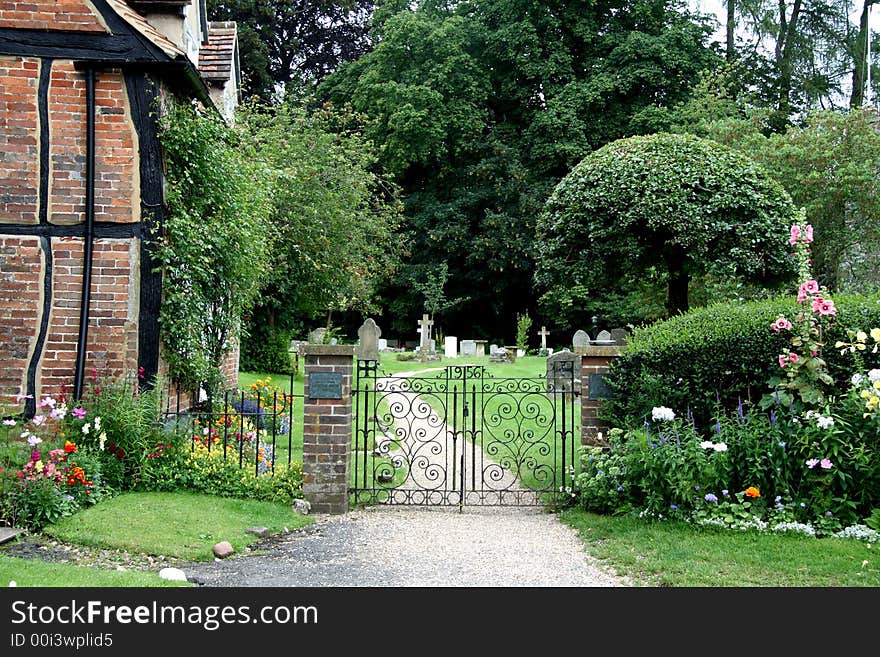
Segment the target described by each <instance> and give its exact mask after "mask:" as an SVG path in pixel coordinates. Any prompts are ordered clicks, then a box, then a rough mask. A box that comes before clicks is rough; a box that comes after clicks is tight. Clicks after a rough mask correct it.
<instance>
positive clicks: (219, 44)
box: [199, 21, 236, 84]
mask: <svg viewBox="0 0 880 657" xmlns="http://www.w3.org/2000/svg"><path fill="white" fill-rule="evenodd" d="M235 39H236V24H235V22H234V21H212V22H210V23H208V43H207V44H203V45H202V47H201V48H200V50H199V72H200V73H201V74H202V77H203V78H205V80H206V81H208V82H214V83H220V84H222V83H224V82H226V81H227V80H229V79H230V78H232V77H233V76H234V75H235V72H234V70H233V66H235V63H234V62H235Z"/></svg>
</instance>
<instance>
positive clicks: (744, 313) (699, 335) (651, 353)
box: [603, 295, 880, 426]
mask: <svg viewBox="0 0 880 657" xmlns="http://www.w3.org/2000/svg"><path fill="white" fill-rule="evenodd" d="M834 300H835V303H836V305H837V308H838V315H837V317H836V318H835V321H834V322H833V324H832V328H831V331H830V334H829V335H827V336H824V337H825V342H826V345H827V346H826V347H825V349H824V351H823V355H824V357H825V359H826V360H827V362H828V371H829V373H830V374H831V375H832V376H833V377H834V379H835V382H836V384H837V386H838V387H839V389H840V391H841V392H843V391H845V390H846V389H847V387H848V379H849V377H850V376H851V374H852V371H853V361H852V358H851V357H850V356H849V355H848V354H847V355H841V354H840V353H839V352H838V351H837V350H835V349H834V347H833V345H834V343H835V342H836V341H837V340H847V339H848V338H847V334H846V330H847V329H862V330H868V329H869V328H873V327H875V326H880V299H877V298H876V297H873V298H870V297H864V296H860V295H847V296H843V295H841V296H836V297H835V298H834ZM796 308H797V303H796V302H795V301H794V299H792V298H791V297H785V298H778V299H771V300H766V301H755V302H748V303H724V304H716V305H713V306H709V307H707V308H701V309H697V310H692V311H690V312H688V313H685V314H683V315H678V316H676V317H673V318H671V319H668V320H665V321H661V322H657V323H655V324H652V325H650V326H647V327H642V328H638V329H636V330H635V331H634V332H633V335H632V336H631V337H630V339H629V341H628V343H627V345H626V347H625V348H624V349H623V352H622V354H621V356H620V357H619V358H617V359H616V360H615V361H614V362H613V364H612V365H611V368H610V371H609V374H608V383H609V385H610V386H611V388H612V390H613V399H611V400H609V401H608V402H607V403H606V404H605V405H604V410H603V415H604V417H605V419H607V420H609V421H610V422H611V423H612V424H614V425H617V426H638V425H640V424H641V422H642V421H643V420H644V419H645V418H646V417H647V416H650V413H651V409H652V408H653V407H655V406H668V407H671V408H673V409H674V410H675V411H676V412H677V413H679V414H680V415H683V414H685V413H686V412H687V410H688V409H690V410H691V413H692V414H693V416H694V418H695V419H696V421H697V424H698V425H699V426H707V425H708V424H709V423H710V422H709V420H710V418H711V417H712V415H713V410H714V408H715V406H716V405H717V404H719V403H720V405H721V406H722V407H723V408H726V409H728V410H731V411H732V410H734V409H736V407H737V404H738V403H739V401H740V400H742V401H743V402H745V403H747V404H748V403H757V402H758V401H759V400H760V398H761V397H762V396H763V395H764V394H765V393H767V392H769V391H770V390H771V388H770V386H769V385H768V381H769V380H770V378H771V377H772V376H773V375H774V374H778V372H779V365H778V361H777V357H778V355H779V354H780V353H783V350H784V349H785V347H787V345H788V340H789V338H790V336H788V335H787V334H784V333H774V332H773V331H772V330H771V329H770V324H771V323H772V322H773V320H775V319H776V317H777V316H778V315H779V314H787V315H788V316H789V317H790V316H791V315H792V314H793V313H794V312H795V309H796ZM863 356H864V360H865V365H867V366H869V367H878V366H880V354H871V353H866V354H863Z"/></svg>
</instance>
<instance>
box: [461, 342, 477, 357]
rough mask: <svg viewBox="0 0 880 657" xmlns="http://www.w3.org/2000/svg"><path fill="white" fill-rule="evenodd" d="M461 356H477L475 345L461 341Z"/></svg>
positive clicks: (474, 343)
mask: <svg viewBox="0 0 880 657" xmlns="http://www.w3.org/2000/svg"><path fill="white" fill-rule="evenodd" d="M461 355H462V356H476V355H477V344H476V342H474V341H473V340H462V341H461Z"/></svg>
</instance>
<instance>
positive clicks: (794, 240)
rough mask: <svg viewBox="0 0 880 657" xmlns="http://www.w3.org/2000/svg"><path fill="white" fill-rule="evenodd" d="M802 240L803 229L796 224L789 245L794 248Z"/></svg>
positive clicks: (792, 228) (792, 229)
mask: <svg viewBox="0 0 880 657" xmlns="http://www.w3.org/2000/svg"><path fill="white" fill-rule="evenodd" d="M800 238H801V227H800V226H798V225H797V224H795V225H794V226H792V227H791V238H790V239H789V240H788V243H789V244H791V245H792V246H794V245H795V244H797V243H798V240H799V239H800Z"/></svg>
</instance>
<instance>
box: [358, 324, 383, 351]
mask: <svg viewBox="0 0 880 657" xmlns="http://www.w3.org/2000/svg"><path fill="white" fill-rule="evenodd" d="M380 335H382V329H380V328H379V327H378V326H377V325H376V322H375V321H373V318H372V317H367V319H366V320H365V321H364V323H363V324H362V325H361V327H360V328H359V329H358V345H357V348H356V349H355V353H356V354H357V357H358V359H359V360H379V336H380Z"/></svg>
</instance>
